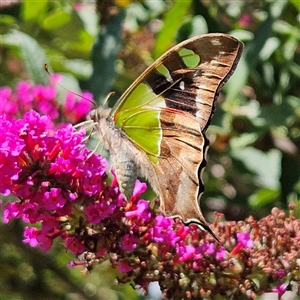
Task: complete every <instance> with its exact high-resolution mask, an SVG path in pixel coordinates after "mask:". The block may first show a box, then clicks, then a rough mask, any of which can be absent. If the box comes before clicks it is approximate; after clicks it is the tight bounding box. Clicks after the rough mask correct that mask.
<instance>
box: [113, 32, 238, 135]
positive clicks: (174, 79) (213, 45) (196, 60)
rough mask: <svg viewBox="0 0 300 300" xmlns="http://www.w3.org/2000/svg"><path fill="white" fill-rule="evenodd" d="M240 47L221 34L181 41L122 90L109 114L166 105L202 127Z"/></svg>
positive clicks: (235, 63) (204, 126) (230, 71)
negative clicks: (191, 116)
mask: <svg viewBox="0 0 300 300" xmlns="http://www.w3.org/2000/svg"><path fill="white" fill-rule="evenodd" d="M242 49H243V44H242V43H241V42H239V41H238V40H237V39H235V38H233V37H231V36H228V35H225V34H208V35H203V36H200V37H195V38H191V39H189V40H187V41H184V42H182V43H180V44H178V45H176V46H175V47H173V48H172V49H170V50H169V51H168V52H167V53H165V54H164V55H163V56H162V57H160V58H159V59H158V60H157V61H155V62H154V63H153V64H152V65H151V66H150V67H149V68H148V69H147V70H146V71H145V72H144V73H143V74H142V75H141V76H140V77H139V78H138V79H137V80H136V81H135V82H134V83H133V84H132V85H131V86H130V87H129V89H128V90H127V91H126V92H125V93H124V95H123V96H122V97H121V98H120V100H119V101H118V103H117V104H116V105H115V106H114V108H113V110H112V112H111V114H112V115H114V114H115V113H116V112H117V111H122V110H124V109H130V107H136V106H147V107H149V106H151V107H157V108H161V107H169V108H173V109H176V110H181V111H185V112H188V113H191V114H192V115H194V116H196V117H197V118H198V119H199V122H200V127H201V129H202V130H203V129H205V128H206V127H207V126H208V124H209V121H210V118H211V114H212V111H213V106H214V101H215V99H216V97H217V96H218V92H219V90H220V88H221V87H222V86H223V85H224V84H225V83H226V81H227V80H228V79H229V78H230V76H231V74H232V73H233V71H234V70H235V68H236V65H237V62H238V60H239V58H240V56H241V53H242ZM137 90H138V91H139V93H137Z"/></svg>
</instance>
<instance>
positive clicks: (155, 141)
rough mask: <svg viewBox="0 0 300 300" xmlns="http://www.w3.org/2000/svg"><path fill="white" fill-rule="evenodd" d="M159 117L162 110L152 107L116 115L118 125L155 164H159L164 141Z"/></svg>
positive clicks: (133, 109) (119, 112) (134, 109)
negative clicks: (161, 144)
mask: <svg viewBox="0 0 300 300" xmlns="http://www.w3.org/2000/svg"><path fill="white" fill-rule="evenodd" d="M123 107H124V106H122V108H123ZM159 116H160V109H157V110H155V109H153V108H151V107H149V108H146V107H142V108H141V107H134V108H131V109H127V110H122V111H118V112H117V114H116V115H115V122H116V124H117V125H118V126H119V127H120V128H122V130H123V131H124V132H125V133H126V134H127V136H128V138H129V139H130V140H131V141H132V142H133V143H134V144H135V145H136V146H137V147H138V148H141V149H143V150H144V151H145V152H146V153H147V155H148V157H149V159H150V160H151V161H152V162H153V163H156V162H157V157H158V156H159V154H160V143H161V139H162V130H161V125H160V119H159Z"/></svg>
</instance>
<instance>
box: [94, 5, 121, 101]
mask: <svg viewBox="0 0 300 300" xmlns="http://www.w3.org/2000/svg"><path fill="white" fill-rule="evenodd" d="M124 17H125V12H124V10H120V12H119V13H118V14H117V15H115V16H113V17H111V18H110V19H109V21H108V23H107V24H106V26H102V27H101V31H100V32H99V35H98V38H97V39H96V41H95V44H94V45H93V49H92V64H93V68H94V69H93V74H92V76H91V78H90V90H91V91H92V93H93V95H94V99H95V100H96V101H98V102H100V101H101V100H103V99H104V98H105V97H106V96H107V95H108V93H109V92H111V87H112V83H113V80H114V78H115V62H116V60H117V56H118V53H119V49H120V47H121V27H122V23H123V21H124Z"/></svg>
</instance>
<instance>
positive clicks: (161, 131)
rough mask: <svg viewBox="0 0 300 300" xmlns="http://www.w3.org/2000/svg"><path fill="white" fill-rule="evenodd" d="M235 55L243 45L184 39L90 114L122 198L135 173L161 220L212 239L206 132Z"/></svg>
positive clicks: (218, 38) (212, 37)
mask: <svg viewBox="0 0 300 300" xmlns="http://www.w3.org/2000/svg"><path fill="white" fill-rule="evenodd" d="M242 51H243V43H242V42H240V41H239V40H237V39H235V38H234V37H232V36H229V35H226V34H219V33H214V34H206V35H201V36H196V37H193V38H190V39H188V40H186V41H183V42H182V43H180V44H178V45H176V46H174V47H173V48H171V49H170V50H168V51H167V52H166V53H165V54H163V55H162V56H161V57H160V58H159V59H157V60H156V61H155V62H154V63H153V64H152V65H151V66H150V67H148V69H146V71H144V72H143V73H142V74H141V75H140V76H139V77H138V78H137V79H136V80H135V81H134V82H133V83H132V85H131V86H130V87H129V88H128V89H127V90H126V91H125V92H124V94H123V95H122V96H121V97H120V99H119V100H118V101H117V102H116V104H115V105H114V106H113V108H112V109H107V108H103V107H100V108H99V109H98V110H97V115H98V118H99V119H98V120H97V124H98V125H97V131H98V133H99V137H100V140H101V142H102V143H103V144H104V147H106V148H107V149H108V150H109V152H110V155H111V159H112V162H113V165H114V168H115V174H116V176H117V180H118V184H119V188H120V191H121V192H122V194H123V195H124V197H125V198H126V199H127V200H128V199H130V197H131V195H132V192H133V188H134V185H135V181H136V179H137V176H138V172H139V171H141V173H142V175H143V176H144V177H145V178H146V179H147V180H148V181H149V183H150V185H151V187H152V188H153V190H154V192H155V193H156V194H157V196H158V197H159V199H160V211H161V212H162V213H163V214H164V215H165V216H167V217H173V218H178V217H179V218H180V219H181V220H182V222H183V223H184V224H185V225H189V224H191V223H195V224H197V225H198V226H199V227H200V228H201V229H205V230H207V231H208V232H209V233H210V234H212V236H214V238H215V239H216V240H218V239H217V237H216V236H215V234H214V233H213V232H212V230H211V229H210V228H209V226H208V223H207V222H206V220H205V218H204V217H203V215H202V213H201V209H200V196H201V194H202V193H203V191H204V186H203V183H202V181H201V173H202V170H203V168H204V166H205V164H206V160H205V157H206V151H207V148H208V144H209V141H208V139H207V138H206V137H205V131H206V129H207V127H208V125H209V123H210V120H211V117H212V115H213V112H214V106H215V102H216V99H217V97H218V94H219V91H220V89H221V88H222V86H223V85H224V84H225V83H226V82H227V81H228V79H229V78H230V76H231V75H232V73H233V72H234V70H235V68H236V66H237V64H238V61H239V59H240V57H241V54H242Z"/></svg>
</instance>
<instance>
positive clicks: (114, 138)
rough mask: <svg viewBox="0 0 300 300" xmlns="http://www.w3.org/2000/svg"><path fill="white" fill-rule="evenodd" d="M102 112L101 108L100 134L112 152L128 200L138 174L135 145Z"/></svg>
mask: <svg viewBox="0 0 300 300" xmlns="http://www.w3.org/2000/svg"><path fill="white" fill-rule="evenodd" d="M101 114H103V112H102V111H101V110H100V112H99V115H100V120H99V121H98V123H99V125H98V132H99V136H100V139H101V141H102V142H103V145H104V146H105V148H107V149H108V150H109V152H110V155H111V160H112V163H113V166H114V168H115V173H116V176H117V180H118V185H119V189H120V191H121V193H122V194H123V195H124V197H125V198H126V200H129V199H130V197H131V195H132V193H133V189H134V185H135V181H136V179H137V174H138V167H137V163H136V157H135V155H134V147H133V146H132V145H131V143H130V142H129V141H128V140H127V139H126V138H124V137H123V135H124V133H123V131H122V129H120V128H118V127H117V126H116V125H115V124H114V122H113V121H112V120H111V118H110V117H101ZM104 115H105V114H104Z"/></svg>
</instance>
